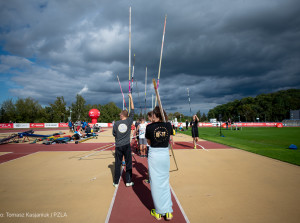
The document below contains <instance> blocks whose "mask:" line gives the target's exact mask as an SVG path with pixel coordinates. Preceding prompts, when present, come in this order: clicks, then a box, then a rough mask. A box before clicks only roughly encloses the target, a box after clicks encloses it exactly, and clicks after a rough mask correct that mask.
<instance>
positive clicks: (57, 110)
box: [50, 96, 67, 122]
mask: <svg viewBox="0 0 300 223" xmlns="http://www.w3.org/2000/svg"><path fill="white" fill-rule="evenodd" d="M66 104H67V103H66V102H65V100H64V97H63V96H61V97H57V98H56V100H55V101H54V103H53V104H50V107H51V110H52V112H53V116H52V122H65V121H66V117H67V114H66V113H67V110H66Z"/></svg>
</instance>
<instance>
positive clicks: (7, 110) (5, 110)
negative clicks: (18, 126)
mask: <svg viewBox="0 0 300 223" xmlns="http://www.w3.org/2000/svg"><path fill="white" fill-rule="evenodd" d="M9 121H13V122H15V121H16V106H15V104H14V102H13V100H12V99H8V100H6V101H4V102H3V103H2V105H1V123H8V122H9Z"/></svg>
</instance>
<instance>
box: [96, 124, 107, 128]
mask: <svg viewBox="0 0 300 223" xmlns="http://www.w3.org/2000/svg"><path fill="white" fill-rule="evenodd" d="M97 124H98V126H100V127H108V123H97Z"/></svg>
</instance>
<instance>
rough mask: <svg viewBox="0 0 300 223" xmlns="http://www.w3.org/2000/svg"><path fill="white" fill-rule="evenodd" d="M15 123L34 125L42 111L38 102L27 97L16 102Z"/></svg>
mask: <svg viewBox="0 0 300 223" xmlns="http://www.w3.org/2000/svg"><path fill="white" fill-rule="evenodd" d="M15 106H16V122H19V123H21V122H25V123H34V122H36V121H37V120H38V119H39V118H40V117H39V115H40V114H41V113H40V111H41V109H42V107H41V105H40V104H39V103H38V101H36V100H34V99H32V98H30V97H28V98H25V99H22V98H19V99H18V100H17V101H16V104H15Z"/></svg>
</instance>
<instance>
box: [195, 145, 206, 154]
mask: <svg viewBox="0 0 300 223" xmlns="http://www.w3.org/2000/svg"><path fill="white" fill-rule="evenodd" d="M196 145H197V146H200V147H201V148H202V149H204V150H205V151H207V152H208V150H207V149H205V148H204V147H203V146H201V145H199V144H197V143H196Z"/></svg>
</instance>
